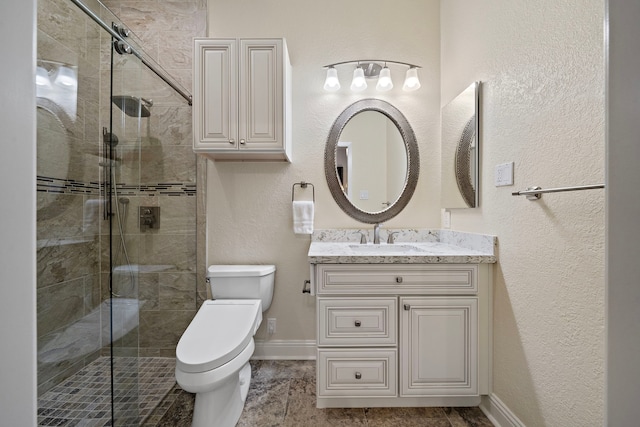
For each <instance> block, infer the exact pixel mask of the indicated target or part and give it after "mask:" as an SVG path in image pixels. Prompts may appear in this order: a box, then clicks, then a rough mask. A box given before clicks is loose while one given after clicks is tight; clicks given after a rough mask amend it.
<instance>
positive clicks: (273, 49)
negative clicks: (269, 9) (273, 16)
mask: <svg viewBox="0 0 640 427" xmlns="http://www.w3.org/2000/svg"><path fill="white" fill-rule="evenodd" d="M240 82H241V83H240V87H239V92H240V97H239V116H240V121H239V123H240V128H239V135H240V149H241V150H242V149H249V150H251V149H258V150H268V149H281V148H282V140H283V135H282V124H283V116H282V106H283V99H282V98H283V61H282V40H268V41H267V40H249V39H241V40H240Z"/></svg>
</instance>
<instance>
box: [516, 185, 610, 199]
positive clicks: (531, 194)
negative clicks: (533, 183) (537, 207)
mask: <svg viewBox="0 0 640 427" xmlns="http://www.w3.org/2000/svg"><path fill="white" fill-rule="evenodd" d="M597 188H604V184H593V185H576V186H573V187H558V188H547V189H545V190H543V189H542V188H540V187H529V188H527V189H526V190H524V191H516V192H514V193H511V195H512V196H527V200H539V199H540V198H541V197H542V194H543V193H560V192H563V191H579V190H595V189H597Z"/></svg>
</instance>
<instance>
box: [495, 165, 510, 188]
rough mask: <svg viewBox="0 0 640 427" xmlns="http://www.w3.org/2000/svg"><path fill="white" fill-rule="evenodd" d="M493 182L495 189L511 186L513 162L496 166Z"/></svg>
mask: <svg viewBox="0 0 640 427" xmlns="http://www.w3.org/2000/svg"><path fill="white" fill-rule="evenodd" d="M494 180H495V185H496V187H503V186H506V185H513V162H509V163H501V164H499V165H496V171H495V176H494Z"/></svg>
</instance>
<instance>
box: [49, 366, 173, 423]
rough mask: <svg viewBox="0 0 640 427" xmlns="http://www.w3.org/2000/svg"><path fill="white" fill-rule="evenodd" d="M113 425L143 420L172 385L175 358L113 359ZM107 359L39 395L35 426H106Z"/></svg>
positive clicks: (108, 407) (108, 415)
mask: <svg viewBox="0 0 640 427" xmlns="http://www.w3.org/2000/svg"><path fill="white" fill-rule="evenodd" d="M113 371H114V376H115V378H116V381H115V385H114V390H113V391H114V399H113V401H114V404H115V413H116V422H115V425H116V426H125V425H126V426H130V425H138V424H142V423H143V422H144V420H145V419H146V418H147V417H148V416H149V415H150V414H151V413H152V412H153V410H154V409H155V408H156V406H157V405H158V404H159V403H160V402H161V401H162V399H163V398H164V397H165V396H166V394H167V393H168V392H169V391H170V390H171V389H173V387H174V385H175V374H174V372H175V359H173V358H164V357H139V358H134V357H118V358H116V359H115V363H114V366H113ZM110 378H111V363H110V362H109V358H108V357H100V358H98V359H96V360H95V361H94V362H92V363H90V364H89V365H87V366H85V367H84V368H83V369H81V370H80V371H78V372H77V373H76V374H74V375H73V376H71V377H69V378H67V379H66V380H64V381H63V382H62V383H60V384H58V385H57V386H55V387H53V388H52V389H51V390H49V391H47V392H46V393H44V394H43V395H42V396H41V397H40V398H39V399H38V425H39V426H78V427H80V426H82V427H94V426H96V427H97V426H100V427H102V426H110V425H111V380H110Z"/></svg>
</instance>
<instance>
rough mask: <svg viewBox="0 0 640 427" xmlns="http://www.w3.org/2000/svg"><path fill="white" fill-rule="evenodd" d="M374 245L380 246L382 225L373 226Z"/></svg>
mask: <svg viewBox="0 0 640 427" xmlns="http://www.w3.org/2000/svg"><path fill="white" fill-rule="evenodd" d="M373 244H374V245H379V244H380V224H374V225H373Z"/></svg>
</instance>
